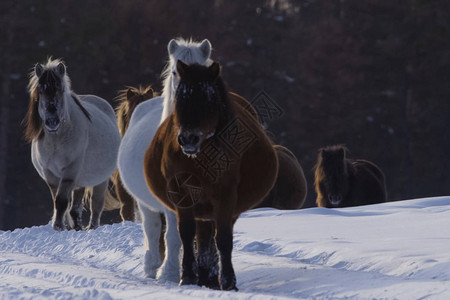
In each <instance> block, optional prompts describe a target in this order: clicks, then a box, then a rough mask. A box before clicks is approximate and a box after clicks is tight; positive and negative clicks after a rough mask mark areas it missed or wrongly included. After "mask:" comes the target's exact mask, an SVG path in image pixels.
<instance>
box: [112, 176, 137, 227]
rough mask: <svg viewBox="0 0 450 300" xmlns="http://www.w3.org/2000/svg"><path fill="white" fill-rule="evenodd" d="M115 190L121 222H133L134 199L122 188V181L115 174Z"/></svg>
mask: <svg viewBox="0 0 450 300" xmlns="http://www.w3.org/2000/svg"><path fill="white" fill-rule="evenodd" d="M115 188H116V194H117V196H118V197H119V201H120V204H121V207H120V216H121V217H122V220H123V221H134V199H133V197H132V196H131V195H130V194H129V193H128V192H127V190H126V189H125V187H124V186H123V183H122V179H121V178H120V175H119V174H117V181H116V184H115Z"/></svg>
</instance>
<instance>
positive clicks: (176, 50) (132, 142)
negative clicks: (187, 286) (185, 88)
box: [118, 39, 211, 282]
mask: <svg viewBox="0 0 450 300" xmlns="http://www.w3.org/2000/svg"><path fill="white" fill-rule="evenodd" d="M167 48H168V52H169V62H168V64H167V66H166V68H165V70H164V71H163V74H162V76H163V78H164V89H163V94H162V96H161V97H155V98H153V99H151V100H149V101H145V102H143V103H141V104H139V105H138V106H137V107H136V109H135V111H134V113H133V115H132V117H131V121H130V124H129V126H128V130H127V131H126V133H125V135H124V137H123V139H122V142H121V144H120V148H119V156H118V165H119V173H120V176H121V178H122V181H123V184H124V186H125V188H126V189H127V190H128V191H129V192H130V194H131V195H133V196H134V198H135V199H136V201H137V203H138V206H139V209H140V211H141V215H142V222H143V224H142V227H143V230H144V238H145V249H146V254H145V262H144V272H145V275H146V276H147V277H152V278H155V277H156V278H157V279H160V280H169V281H174V282H178V281H179V279H180V278H179V276H180V263H179V254H180V248H181V241H180V238H179V235H178V230H177V218H176V215H175V213H174V212H172V211H170V210H168V209H167V208H166V207H165V206H163V205H162V204H161V202H159V201H158V200H157V199H156V198H155V197H154V196H153V195H152V194H151V193H150V191H149V189H148V187H147V184H146V182H145V177H144V171H143V170H144V168H143V164H144V163H143V162H144V156H145V152H146V150H147V148H148V146H149V145H150V142H151V141H152V139H153V137H154V135H155V133H156V130H157V129H158V127H159V124H160V122H163V121H164V120H165V119H166V118H167V116H168V115H169V114H170V113H171V112H172V111H173V110H174V95H175V90H176V87H177V86H178V78H177V76H176V75H174V74H173V72H174V71H175V72H176V70H175V66H176V63H177V60H178V59H180V60H181V61H183V62H184V63H187V64H192V63H198V64H202V65H205V64H211V60H210V59H209V56H210V55H211V44H210V42H209V41H208V40H204V41H203V42H201V43H196V42H192V41H185V40H182V39H177V40H171V41H170V42H169V44H168V47H167ZM160 212H163V213H164V215H165V217H166V222H167V231H166V235H165V241H166V255H165V258H164V261H163V263H162V265H161V261H160V256H159V236H160V231H161V221H160V217H159V213H160ZM160 265H161V267H160V268H159V270H158V269H157V268H158V267H159V266H160Z"/></svg>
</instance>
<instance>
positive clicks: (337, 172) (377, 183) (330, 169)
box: [314, 145, 387, 208]
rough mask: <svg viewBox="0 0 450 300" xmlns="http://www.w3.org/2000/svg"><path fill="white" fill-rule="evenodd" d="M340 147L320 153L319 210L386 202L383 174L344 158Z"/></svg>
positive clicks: (371, 165)
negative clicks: (321, 208) (320, 208)
mask: <svg viewBox="0 0 450 300" xmlns="http://www.w3.org/2000/svg"><path fill="white" fill-rule="evenodd" d="M347 151H348V150H347V148H345V147H344V146H342V145H336V146H329V147H326V148H321V149H320V150H319V156H318V159H317V164H316V166H315V181H314V185H315V188H316V193H317V199H316V203H317V206H319V207H328V208H334V207H347V206H358V205H368V204H375V203H382V202H386V198H387V192H386V184H385V179H384V174H383V172H382V171H381V170H380V168H378V167H377V166H376V165H375V164H374V163H372V162H370V161H367V160H361V159H348V158H346V152H347Z"/></svg>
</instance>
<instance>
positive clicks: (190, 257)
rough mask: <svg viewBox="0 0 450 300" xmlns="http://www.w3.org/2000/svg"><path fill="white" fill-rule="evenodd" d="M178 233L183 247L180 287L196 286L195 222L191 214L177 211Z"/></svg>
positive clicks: (180, 210)
mask: <svg viewBox="0 0 450 300" xmlns="http://www.w3.org/2000/svg"><path fill="white" fill-rule="evenodd" d="M177 215H178V232H179V233H180V239H181V244H182V245H183V260H182V263H181V279H180V285H187V284H197V282H198V277H197V262H196V260H195V255H194V238H195V220H194V217H193V216H192V213H191V212H190V211H189V210H188V211H187V212H186V211H184V210H182V209H179V210H178V211H177Z"/></svg>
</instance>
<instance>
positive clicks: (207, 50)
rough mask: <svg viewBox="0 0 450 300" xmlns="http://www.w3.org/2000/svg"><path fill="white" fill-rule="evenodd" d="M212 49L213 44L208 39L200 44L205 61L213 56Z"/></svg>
mask: <svg viewBox="0 0 450 300" xmlns="http://www.w3.org/2000/svg"><path fill="white" fill-rule="evenodd" d="M211 48H212V46H211V42H210V41H208V39H204V40H203V41H202V43H201V44H200V51H201V52H202V55H203V58H204V59H208V58H209V57H210V56H211Z"/></svg>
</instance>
